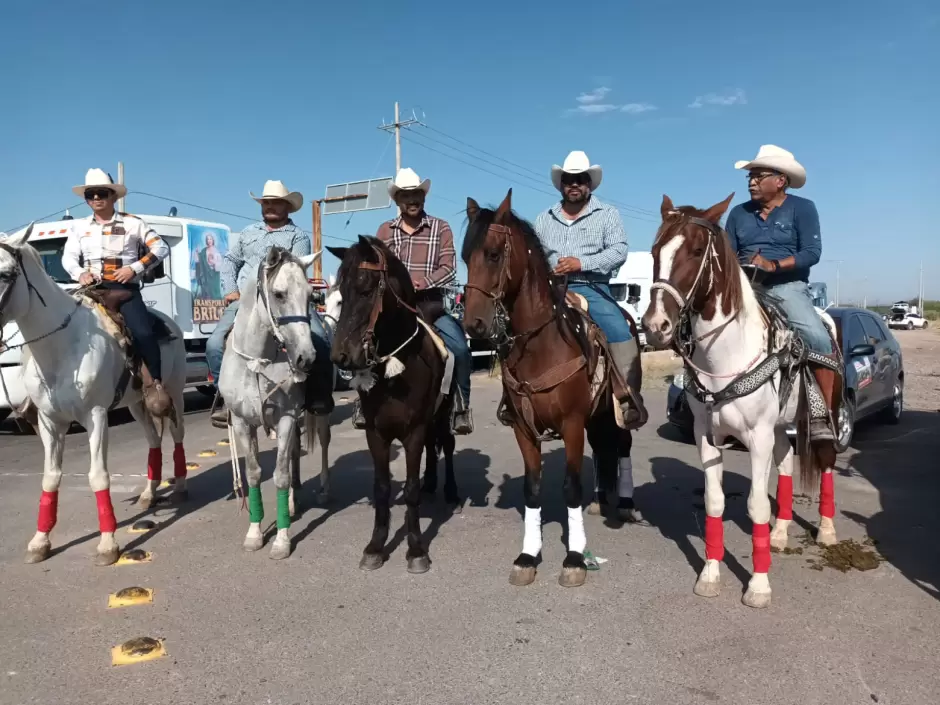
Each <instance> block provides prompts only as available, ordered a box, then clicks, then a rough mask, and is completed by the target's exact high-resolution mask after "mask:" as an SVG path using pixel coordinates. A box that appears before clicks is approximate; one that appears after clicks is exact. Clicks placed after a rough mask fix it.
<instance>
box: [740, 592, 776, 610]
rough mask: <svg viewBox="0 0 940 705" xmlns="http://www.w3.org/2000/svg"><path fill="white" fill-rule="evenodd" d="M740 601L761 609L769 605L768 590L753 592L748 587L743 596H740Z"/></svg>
mask: <svg viewBox="0 0 940 705" xmlns="http://www.w3.org/2000/svg"><path fill="white" fill-rule="evenodd" d="M741 602H743V603H744V604H745V605H747V606H748V607H753V608H754V609H758V610H762V609H764V608H766V607H770V592H754V591H753V590H750V589H748V591H747V592H745V593H744V597H742V598H741Z"/></svg>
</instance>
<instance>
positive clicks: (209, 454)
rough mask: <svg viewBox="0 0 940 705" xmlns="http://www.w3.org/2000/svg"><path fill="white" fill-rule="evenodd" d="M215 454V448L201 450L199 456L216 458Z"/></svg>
mask: <svg viewBox="0 0 940 705" xmlns="http://www.w3.org/2000/svg"><path fill="white" fill-rule="evenodd" d="M215 456H216V452H215V451H214V450H201V451H199V457H200V458H214V457H215Z"/></svg>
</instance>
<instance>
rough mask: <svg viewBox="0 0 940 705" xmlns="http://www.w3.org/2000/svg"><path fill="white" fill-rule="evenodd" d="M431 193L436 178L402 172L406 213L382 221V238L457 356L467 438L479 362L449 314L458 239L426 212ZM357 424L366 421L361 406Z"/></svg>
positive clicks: (458, 428)
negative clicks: (447, 292) (472, 376)
mask: <svg viewBox="0 0 940 705" xmlns="http://www.w3.org/2000/svg"><path fill="white" fill-rule="evenodd" d="M430 189H431V181H430V179H425V180H424V181H421V179H420V178H419V177H418V175H417V174H415V172H414V171H412V170H411V169H402V170H401V171H399V172H398V175H397V176H396V177H395V181H394V183H392V184H389V189H388V190H389V194H390V195H391V196H392V198H393V199H394V200H395V203H397V204H398V207H399V208H400V209H401V214H400V215H399V216H398V217H397V218H395V219H394V220H390V221H388V222H386V223H382V225H381V226H379V231H378V232H377V233H376V237H377V238H378V239H379V240H381V241H382V242H384V243H385V244H386V245H388V248H389V249H390V250H391V251H392V253H393V254H394V255H395V256H396V257H398V259H400V260H401V261H402V263H403V264H404V265H405V267H406V268H407V269H408V272H409V273H410V274H411V280H412V282H413V283H414V287H415V291H416V293H417V303H418V309H419V310H420V311H421V313H422V315H423V316H424V319H425V320H426V321H427V322H428V323H433V324H434V328H435V329H436V330H437V332H438V333H439V334H440V336H441V338H442V339H443V340H444V344H445V345H446V346H447V349H448V350H449V351H450V354H451V355H453V356H454V376H455V378H456V380H457V390H458V392H459V394H458V395H457V397H458V398H457V399H455V401H454V425H453V431H454V433H455V434H458V435H466V434H468V433H470V432H471V431H473V420H472V415H471V413H470V372H471V370H472V367H473V358H472V357H471V355H470V348H469V346H468V345H467V336H466V335H465V334H464V332H463V328H461V327H460V324H459V323H457V321H456V320H455V319H454V318H453V317H452V316H451V315H449V314H448V313H447V312H446V311H445V310H444V291H443V290H444V289H445V288H447V287H448V285H453V284H454V283H455V282H456V280H457V270H456V268H455V262H456V252H455V250H454V235H453V233H452V232H451V230H450V226H449V225H448V224H447V222H446V221H444V220H441V219H440V218H434V217H433V216H430V215H428V214H427V213H425V212H424V200H425V198H426V197H427V195H428V191H429V190H430ZM353 423H354V424H356V425H357V426H359V427H362V426H364V422H363V420H362V418H361V415H360V414H359V409H358V406H357V408H356V414H355V416H354V417H353Z"/></svg>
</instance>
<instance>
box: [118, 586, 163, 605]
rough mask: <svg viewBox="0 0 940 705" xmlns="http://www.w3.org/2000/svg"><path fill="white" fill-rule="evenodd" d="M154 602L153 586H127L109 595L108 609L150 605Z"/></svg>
mask: <svg viewBox="0 0 940 705" xmlns="http://www.w3.org/2000/svg"><path fill="white" fill-rule="evenodd" d="M152 603H153V588H142V587H126V588H124V589H123V590H118V591H117V592H112V593H111V594H110V595H108V609H114V608H116V607H130V606H131V605H149V604H152Z"/></svg>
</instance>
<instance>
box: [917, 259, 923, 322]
mask: <svg viewBox="0 0 940 705" xmlns="http://www.w3.org/2000/svg"><path fill="white" fill-rule="evenodd" d="M917 313H919V314H920V315H921V316H923V315H924V260H921V261H920V286H918V287H917Z"/></svg>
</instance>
